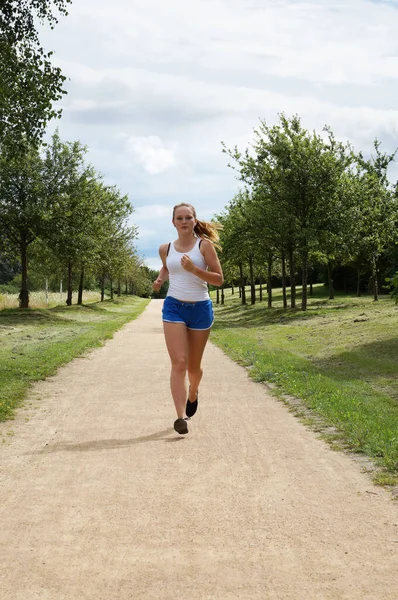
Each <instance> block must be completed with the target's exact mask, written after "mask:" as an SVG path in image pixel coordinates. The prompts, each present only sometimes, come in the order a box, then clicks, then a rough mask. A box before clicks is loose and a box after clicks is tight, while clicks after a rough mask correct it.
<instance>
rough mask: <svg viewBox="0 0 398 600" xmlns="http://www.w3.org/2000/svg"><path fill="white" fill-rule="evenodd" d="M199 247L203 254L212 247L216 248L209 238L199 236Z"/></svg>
mask: <svg viewBox="0 0 398 600" xmlns="http://www.w3.org/2000/svg"><path fill="white" fill-rule="evenodd" d="M199 248H200V251H201V252H202V254H203V253H204V252H206V250H209V249H210V248H214V246H213V244H212V243H211V242H210V241H209V240H205V239H204V238H199Z"/></svg>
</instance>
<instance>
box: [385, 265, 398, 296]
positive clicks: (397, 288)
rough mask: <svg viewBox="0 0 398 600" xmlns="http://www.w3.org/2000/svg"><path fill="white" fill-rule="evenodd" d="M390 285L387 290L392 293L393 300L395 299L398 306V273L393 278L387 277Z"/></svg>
mask: <svg viewBox="0 0 398 600" xmlns="http://www.w3.org/2000/svg"><path fill="white" fill-rule="evenodd" d="M386 282H387V283H388V286H386V287H387V289H389V290H391V291H390V296H391V298H395V304H398V271H397V272H396V273H395V275H393V276H392V277H386Z"/></svg>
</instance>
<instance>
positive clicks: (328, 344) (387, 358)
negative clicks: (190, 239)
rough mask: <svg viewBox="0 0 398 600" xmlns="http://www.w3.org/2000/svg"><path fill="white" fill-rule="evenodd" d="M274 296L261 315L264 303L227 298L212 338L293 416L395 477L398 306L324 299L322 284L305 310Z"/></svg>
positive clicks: (397, 452) (397, 460)
mask: <svg viewBox="0 0 398 600" xmlns="http://www.w3.org/2000/svg"><path fill="white" fill-rule="evenodd" d="M274 298H275V303H274V307H273V308H271V309H268V308H267V305H266V298H265V301H263V302H261V303H260V302H257V303H256V304H255V305H253V306H251V305H247V306H241V304H240V300H239V298H238V295H237V294H235V295H234V296H232V295H231V293H229V294H228V293H227V295H226V301H225V305H224V306H220V305H216V306H215V315H216V321H215V326H214V328H213V331H212V340H213V341H214V342H215V343H216V344H218V345H219V346H220V347H221V348H222V349H223V350H224V351H225V352H226V354H228V355H229V356H230V357H231V358H232V359H234V360H235V361H237V362H239V363H240V364H242V365H244V366H246V367H248V368H249V372H250V375H251V376H252V377H253V378H254V380H255V381H260V382H267V383H271V384H274V385H275V386H276V387H275V389H274V390H273V393H275V394H276V395H279V396H280V397H282V398H284V399H285V401H286V402H287V403H289V396H290V397H291V398H290V403H291V405H292V406H294V407H295V410H296V411H297V412H300V411H301V412H302V409H303V407H304V409H305V410H304V413H303V416H304V418H308V417H309V415H308V411H309V412H310V414H311V415H317V416H319V417H320V418H321V419H322V422H323V424H324V428H326V427H328V426H329V427H330V426H333V427H334V428H335V430H336V432H337V434H333V435H332V437H333V441H334V442H336V437H338V438H339V442H340V445H343V446H344V447H345V448H349V449H350V450H353V451H355V452H358V453H363V454H366V455H367V456H369V457H371V458H372V459H374V461H375V462H376V463H377V464H379V465H380V466H381V467H383V468H384V469H385V470H386V471H387V472H388V473H391V474H393V475H394V476H396V475H398V307H397V306H396V305H395V304H394V303H393V302H392V300H391V299H390V298H385V297H383V298H381V299H380V300H379V301H378V302H374V301H373V300H372V298H370V297H363V298H357V297H348V296H344V295H338V296H337V297H336V298H335V299H334V300H328V299H327V292H326V291H325V290H324V288H323V286H316V287H315V288H314V297H312V298H310V299H309V304H308V310H307V312H302V311H301V310H292V309H288V310H287V311H284V310H283V309H282V303H281V296H280V291H279V293H275V295H274ZM249 300H250V299H249ZM294 399H299V400H300V402H299V403H298V404H297V403H296V402H294ZM306 411H307V412H306ZM326 437H327V436H326ZM379 479H380V478H379ZM390 479H391V478H390Z"/></svg>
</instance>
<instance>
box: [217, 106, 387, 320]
mask: <svg viewBox="0 0 398 600" xmlns="http://www.w3.org/2000/svg"><path fill="white" fill-rule="evenodd" d="M223 147H224V152H225V153H227V154H228V155H229V157H230V158H231V159H232V162H231V163H230V165H229V166H230V167H232V168H234V169H235V170H236V171H237V173H238V177H239V179H240V180H241V181H242V182H243V183H244V187H243V189H242V190H241V191H240V192H239V193H238V194H237V195H236V196H235V197H234V198H233V199H232V201H231V202H230V204H229V205H228V206H227V207H226V208H225V210H224V211H223V212H222V213H221V214H220V215H218V216H217V220H218V221H219V222H220V223H222V224H223V226H224V229H223V231H222V234H221V238H222V240H221V241H222V246H223V253H222V261H223V267H224V270H225V274H226V279H227V280H229V281H234V280H237V279H239V281H240V283H241V288H242V302H246V299H245V295H244V283H245V281H246V279H248V280H249V281H250V285H251V302H252V303H254V302H255V287H254V286H255V282H256V280H257V281H258V280H260V281H261V280H266V281H267V291H268V304H269V306H271V305H272V286H271V280H272V277H274V276H277V277H278V278H279V279H280V280H281V283H282V288H283V298H284V306H285V308H286V307H287V305H288V303H287V284H289V285H290V304H291V307H292V308H294V307H295V306H296V281H297V277H298V276H299V278H300V282H301V284H302V297H301V308H302V310H306V308H307V297H308V292H307V288H308V281H309V279H308V278H309V273H311V272H312V271H313V270H314V268H318V269H319V267H323V268H325V269H327V272H328V283H329V289H330V296H331V297H333V294H334V290H333V273H334V270H335V269H336V267H338V266H342V265H343V266H351V267H352V268H354V269H355V270H356V272H357V278H358V293H359V289H360V288H359V281H360V278H361V276H363V275H365V274H369V277H370V280H371V287H372V289H373V294H374V298H375V300H377V298H378V294H379V287H380V282H381V281H382V280H383V281H384V279H385V278H386V277H392V276H393V275H394V273H395V271H397V270H398V246H397V242H398V235H397V231H398V230H397V225H398V202H397V198H398V194H397V190H398V187H397V185H395V186H393V185H391V184H390V182H389V180H388V177H387V170H388V166H389V165H390V163H391V162H392V161H393V160H394V156H395V153H392V154H386V153H384V152H382V151H381V149H380V143H379V141H378V140H375V142H374V156H372V157H371V158H369V159H365V158H364V156H363V154H362V153H355V152H354V150H353V148H352V147H351V146H350V144H343V143H341V142H339V141H337V140H336V139H335V137H334V135H333V133H332V131H331V130H330V129H329V128H324V130H323V131H322V133H321V134H318V133H316V132H308V131H307V130H305V129H304V128H303V127H302V125H301V122H300V118H299V117H298V116H293V117H292V118H287V117H286V116H285V115H283V114H282V115H279V122H278V123H277V124H276V125H274V126H272V127H270V126H269V125H267V123H266V122H265V121H260V127H259V129H258V130H255V138H254V142H253V144H252V146H251V147H250V149H246V150H245V151H244V152H243V153H242V152H240V151H239V150H238V148H236V147H235V148H234V149H232V150H231V149H228V148H227V147H226V146H225V145H223Z"/></svg>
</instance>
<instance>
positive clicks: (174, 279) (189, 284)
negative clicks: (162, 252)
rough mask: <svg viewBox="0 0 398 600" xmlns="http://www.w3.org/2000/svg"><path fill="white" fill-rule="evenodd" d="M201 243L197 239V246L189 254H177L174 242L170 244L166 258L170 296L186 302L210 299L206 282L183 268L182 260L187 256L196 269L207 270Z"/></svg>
mask: <svg viewBox="0 0 398 600" xmlns="http://www.w3.org/2000/svg"><path fill="white" fill-rule="evenodd" d="M200 242H201V240H200V238H197V240H196V244H195V245H194V247H193V248H192V250H190V251H189V252H177V250H176V249H175V248H174V242H171V243H170V247H169V253H168V256H167V257H166V265H167V268H168V270H169V290H168V292H167V295H168V296H171V297H172V298H176V300H182V301H186V302H200V301H201V300H208V299H209V298H210V296H209V290H208V288H207V283H206V281H202V279H199V277H196V275H194V274H193V273H190V272H189V271H186V270H185V269H184V268H183V267H182V266H181V258H182V257H183V256H184V254H187V255H188V256H189V258H190V259H191V260H192V262H193V264H194V265H195V266H196V267H199V268H200V269H204V270H205V271H206V270H207V264H206V262H205V259H204V258H203V255H202V253H201V251H200V248H199V244H200Z"/></svg>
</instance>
